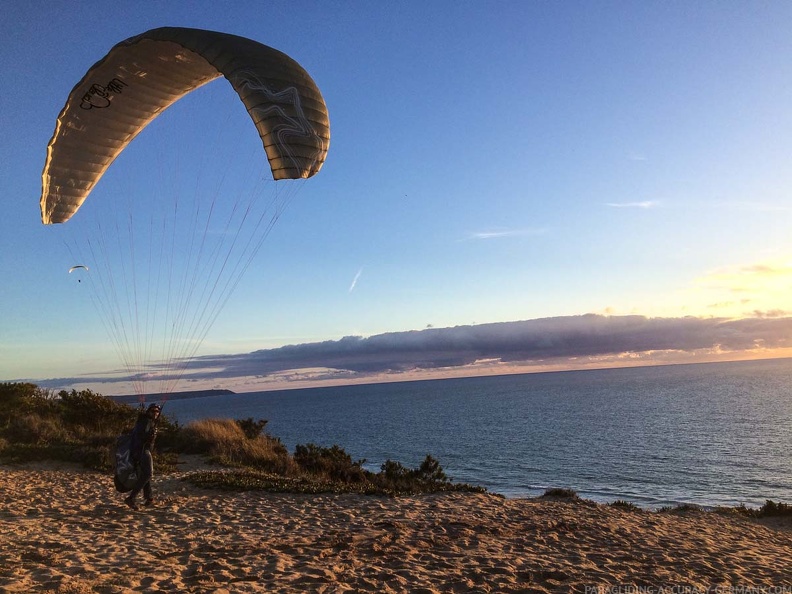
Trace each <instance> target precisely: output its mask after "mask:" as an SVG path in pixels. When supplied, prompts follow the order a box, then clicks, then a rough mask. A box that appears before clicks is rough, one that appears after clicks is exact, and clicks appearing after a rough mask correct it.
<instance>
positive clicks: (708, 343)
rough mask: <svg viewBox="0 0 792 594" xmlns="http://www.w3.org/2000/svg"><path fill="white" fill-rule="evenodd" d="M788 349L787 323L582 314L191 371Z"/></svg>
mask: <svg viewBox="0 0 792 594" xmlns="http://www.w3.org/2000/svg"><path fill="white" fill-rule="evenodd" d="M790 346H792V318H781V319H773V318H748V319H742V320H727V319H722V318H694V317H686V318H646V317H643V316H618V317H611V316H600V315H594V314H589V315H583V316H570V317H558V318H543V319H537V320H528V321H523V322H503V323H495V324H480V325H476V326H457V327H454V328H431V329H427V330H420V331H412V332H392V333H387V334H378V335H375V336H371V337H368V338H362V337H357V336H349V337H346V338H342V339H341V340H334V341H326V342H319V343H308V344H299V345H292V346H284V347H280V348H276V349H267V350H261V351H254V352H252V353H248V354H244V355H229V356H218V357H201V358H200V359H197V360H196V361H195V362H194V363H193V364H192V366H193V367H214V368H222V369H223V370H222V371H219V372H217V375H216V377H236V376H241V375H257V374H269V373H274V372H278V371H282V370H285V369H299V368H307V367H329V368H334V369H345V370H349V371H355V372H358V373H376V372H384V371H393V372H404V371H411V370H415V369H433V368H438V367H458V366H463V365H470V364H473V363H475V362H476V361H480V360H484V359H489V360H492V359H497V360H500V361H501V362H504V363H510V362H523V361H526V362H536V361H544V360H549V359H553V360H557V359H564V358H576V357H592V356H604V355H618V354H622V353H640V352H646V351H666V350H675V351H696V350H702V349H719V350H720V351H746V350H755V349H777V348H784V347H790Z"/></svg>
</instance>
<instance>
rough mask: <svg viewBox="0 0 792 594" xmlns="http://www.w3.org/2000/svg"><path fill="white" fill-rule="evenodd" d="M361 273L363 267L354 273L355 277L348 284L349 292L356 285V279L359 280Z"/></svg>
mask: <svg viewBox="0 0 792 594" xmlns="http://www.w3.org/2000/svg"><path fill="white" fill-rule="evenodd" d="M361 274H363V268H360V270H358V271H357V274H355V278H353V279H352V284H351V285H349V292H350V293H351V292H352V291H354V290H355V287H356V286H357V283H358V280H360V275H361Z"/></svg>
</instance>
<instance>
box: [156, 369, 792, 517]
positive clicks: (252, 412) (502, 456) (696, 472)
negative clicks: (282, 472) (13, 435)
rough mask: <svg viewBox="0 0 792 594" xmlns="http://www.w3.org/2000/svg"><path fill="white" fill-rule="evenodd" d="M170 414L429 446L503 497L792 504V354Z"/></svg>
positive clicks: (410, 453)
mask: <svg viewBox="0 0 792 594" xmlns="http://www.w3.org/2000/svg"><path fill="white" fill-rule="evenodd" d="M165 414H166V415H168V416H170V417H171V418H174V419H176V420H178V421H179V422H180V423H182V424H186V423H188V422H189V421H191V420H194V419H200V418H234V419H244V418H248V417H251V418H253V419H267V420H268V421H269V422H268V424H267V426H266V429H265V430H266V432H267V433H269V434H270V435H273V436H275V437H278V438H280V439H281V441H283V443H284V444H285V445H286V446H287V447H288V448H289V450H290V451H294V447H295V445H297V444H306V443H315V444H317V445H322V446H332V445H338V446H340V447H342V448H343V449H344V450H345V451H346V452H347V453H349V454H350V455H351V456H352V458H353V459H355V460H358V459H365V460H366V463H365V466H366V468H369V469H371V470H374V471H377V470H379V467H380V465H381V464H382V463H383V462H384V461H385V460H388V459H390V460H395V461H398V462H401V463H402V464H403V465H405V466H408V467H414V466H417V465H418V464H420V463H421V461H422V460H423V459H424V457H425V456H426V455H427V454H430V455H432V456H433V457H434V458H436V459H437V460H439V462H440V464H441V466H442V467H443V469H444V470H445V472H446V474H447V475H449V476H450V477H451V478H452V479H453V480H454V482H465V483H472V484H476V485H481V486H484V487H486V488H487V489H488V490H490V491H492V492H495V493H500V494H503V495H505V496H507V497H526V496H527V497H531V496H536V495H539V494H541V493H543V492H544V491H545V489H547V488H550V487H567V488H572V489H574V490H575V491H577V493H578V494H579V495H580V496H581V497H584V498H587V499H592V500H594V501H600V502H611V501H615V500H617V499H622V500H626V501H631V502H633V503H635V504H637V505H639V506H642V507H647V508H656V507H661V506H665V505H678V504H683V503H690V504H696V505H701V506H705V507H713V506H720V505H727V506H733V505H739V504H745V505H748V506H751V507H758V506H761V505H762V504H764V502H765V501H766V500H767V499H771V500H774V501H785V502H792V359H774V360H762V361H747V362H732V363H707V364H695V365H673V366H661V367H640V368H624V369H607V370H589V371H568V372H557V373H537V374H525V375H508V376H497V377H479V378H465V379H445V380H431V381H415V382H400V383H389V384H372V385H357V386H345V387H328V388H311V389H300V390H284V391H277V392H257V393H246V394H230V395H221V396H209V397H204V398H193V399H185V400H172V401H170V402H168V403H167V405H166V408H165Z"/></svg>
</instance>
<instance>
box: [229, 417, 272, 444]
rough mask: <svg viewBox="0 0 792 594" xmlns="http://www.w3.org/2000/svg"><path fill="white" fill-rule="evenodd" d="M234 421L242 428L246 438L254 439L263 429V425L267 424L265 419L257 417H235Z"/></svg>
mask: <svg viewBox="0 0 792 594" xmlns="http://www.w3.org/2000/svg"><path fill="white" fill-rule="evenodd" d="M235 423H236V424H237V425H239V428H240V429H242V431H243V432H244V433H245V436H246V437H247V438H248V439H256V438H257V437H258V436H259V435H261V433H262V431H264V427H266V426H267V421H266V420H264V419H259V420H258V421H254V420H253V418H252V417H248V418H247V419H237V420H236V421H235Z"/></svg>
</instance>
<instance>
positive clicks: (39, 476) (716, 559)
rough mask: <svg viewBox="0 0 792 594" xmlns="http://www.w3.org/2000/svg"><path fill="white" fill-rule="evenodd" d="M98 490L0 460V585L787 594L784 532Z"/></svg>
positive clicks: (173, 484)
mask: <svg viewBox="0 0 792 594" xmlns="http://www.w3.org/2000/svg"><path fill="white" fill-rule="evenodd" d="M111 482H112V481H111V479H110V477H108V476H105V475H102V474H98V473H92V472H86V471H83V470H79V469H77V468H71V467H69V468H67V467H63V466H61V467H59V468H48V467H45V466H42V465H39V466H27V467H24V468H18V467H12V466H0V591H2V592H34V591H35V592H46V591H52V592H61V593H82V592H85V593H87V592H108V593H109V592H134V591H138V592H218V593H220V592H427V593H429V592H443V593H444V592H570V591H572V592H592V593H593V592H605V591H608V590H607V588H608V587H614V586H619V588H618V589H616V588H614V589H613V590H610V591H613V592H616V591H619V592H628V591H630V589H629V588H628V586H635V587H636V589H635V590H633V591H636V592H637V591H638V590H637V587H638V586H640V587H642V589H641V591H643V592H650V591H652V592H659V591H660V588H672V587H674V588H676V589H675V590H674V592H693V591H694V590H693V589H692V588H700V589H702V590H703V589H705V588H708V587H712V586H722V587H723V588H722V589H720V590H719V591H720V592H728V591H729V589H728V588H727V587H728V586H732V587H737V588H744V587H752V586H753V587H755V586H766V587H773V588H775V589H774V590H773V591H777V592H784V591H786V592H790V593H792V531H790V526H789V523H788V522H781V523H779V522H776V525H773V526H767V525H761V524H759V523H757V522H754V521H751V520H748V519H745V518H741V517H731V516H723V515H718V514H714V513H705V512H697V511H694V512H686V513H684V514H678V513H657V512H647V511H629V510H624V509H619V508H614V507H609V506H603V505H595V504H592V503H588V502H578V503H574V502H572V503H570V502H563V501H544V500H505V499H502V498H500V497H497V496H494V495H481V494H444V495H431V496H419V497H403V498H397V499H390V498H384V497H368V496H359V495H292V494H271V493H259V492H248V493H240V494H229V493H225V492H214V491H206V490H200V489H196V488H194V487H191V486H189V485H187V484H186V483H184V482H183V481H180V480H178V476H176V477H167V478H164V479H163V478H158V479H157V481H156V486H155V489H156V491H157V494H158V496H159V505H158V506H157V507H155V508H152V509H146V510H143V511H139V512H135V511H132V510H130V509H129V508H127V507H126V506H124V505H123V503H122V501H121V500H122V495H120V494H118V493H116V492H115V491H114V490H113V488H112V484H111ZM685 587H687V588H691V589H685ZM784 587H785V588H786V589H784ZM666 591H669V592H670V591H671V590H666ZM711 591H715V590H711ZM732 591H734V590H732ZM741 591H744V590H741Z"/></svg>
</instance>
